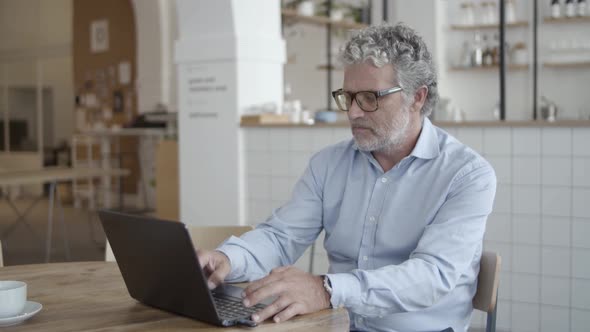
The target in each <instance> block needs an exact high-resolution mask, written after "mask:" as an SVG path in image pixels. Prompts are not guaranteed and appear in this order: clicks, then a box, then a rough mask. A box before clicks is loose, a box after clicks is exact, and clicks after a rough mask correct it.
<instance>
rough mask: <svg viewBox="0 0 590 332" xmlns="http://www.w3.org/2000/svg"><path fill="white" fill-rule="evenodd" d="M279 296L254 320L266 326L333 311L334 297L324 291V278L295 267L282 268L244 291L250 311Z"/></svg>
mask: <svg viewBox="0 0 590 332" xmlns="http://www.w3.org/2000/svg"><path fill="white" fill-rule="evenodd" d="M274 296H276V297H277V298H276V300H275V301H274V302H273V303H272V304H270V305H268V306H267V307H266V308H264V309H262V310H260V311H259V312H257V313H255V314H254V315H252V320H254V321H255V322H262V321H264V320H265V319H267V318H268V317H271V316H274V321H275V322H276V323H279V322H284V321H286V320H288V319H290V318H291V317H293V316H295V315H301V314H307V313H312V312H316V311H319V310H322V309H326V308H329V307H330V295H329V294H328V292H326V290H325V289H324V282H323V280H322V277H320V276H314V275H311V274H309V273H306V272H303V271H301V270H299V269H297V268H295V267H292V266H285V267H279V268H276V269H274V270H272V272H271V273H270V274H269V275H268V276H266V277H264V278H262V279H260V280H257V281H255V282H252V283H251V284H250V285H249V286H248V287H246V289H245V290H244V305H245V306H247V307H250V306H253V305H256V304H258V303H259V302H260V301H262V300H264V299H266V298H269V297H274Z"/></svg>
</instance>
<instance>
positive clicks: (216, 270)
mask: <svg viewBox="0 0 590 332" xmlns="http://www.w3.org/2000/svg"><path fill="white" fill-rule="evenodd" d="M197 257H198V258H199V263H201V267H202V268H203V270H204V271H205V275H206V277H207V285H208V286H209V288H210V289H214V288H215V287H217V286H219V285H220V284H222V283H223V280H224V279H225V277H226V276H227V275H228V274H229V272H230V271H231V265H230V262H229V258H227V256H226V255H225V254H224V253H222V252H221V251H216V250H197Z"/></svg>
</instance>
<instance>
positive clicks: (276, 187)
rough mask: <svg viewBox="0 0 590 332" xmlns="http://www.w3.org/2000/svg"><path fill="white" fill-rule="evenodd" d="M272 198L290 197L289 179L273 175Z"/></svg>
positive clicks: (283, 198)
mask: <svg viewBox="0 0 590 332" xmlns="http://www.w3.org/2000/svg"><path fill="white" fill-rule="evenodd" d="M270 182H271V194H272V199H276V200H281V201H287V200H288V199H289V198H290V197H291V191H292V190H293V188H292V187H291V181H290V180H289V179H288V178H285V177H279V176H273V177H272V179H271V181H270Z"/></svg>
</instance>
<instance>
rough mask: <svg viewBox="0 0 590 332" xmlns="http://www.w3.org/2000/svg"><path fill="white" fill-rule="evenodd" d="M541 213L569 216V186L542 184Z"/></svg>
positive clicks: (570, 197) (570, 193)
mask: <svg viewBox="0 0 590 332" xmlns="http://www.w3.org/2000/svg"><path fill="white" fill-rule="evenodd" d="M542 190H543V195H542V196H543V203H542V205H541V206H542V208H541V211H542V212H543V215H548V216H561V217H569V216H571V214H572V204H571V200H572V190H571V189H570V188H569V187H549V186H543V189H542Z"/></svg>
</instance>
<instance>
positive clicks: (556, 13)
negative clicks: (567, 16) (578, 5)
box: [551, 0, 561, 18]
mask: <svg viewBox="0 0 590 332" xmlns="http://www.w3.org/2000/svg"><path fill="white" fill-rule="evenodd" d="M551 17H553V18H559V17H561V3H560V1H559V0H551Z"/></svg>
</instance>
